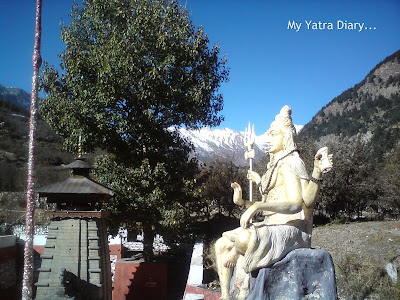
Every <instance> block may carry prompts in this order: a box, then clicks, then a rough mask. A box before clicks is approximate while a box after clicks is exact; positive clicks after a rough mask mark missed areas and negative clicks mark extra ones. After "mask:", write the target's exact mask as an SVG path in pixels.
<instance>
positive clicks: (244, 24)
mask: <svg viewBox="0 0 400 300" xmlns="http://www.w3.org/2000/svg"><path fill="white" fill-rule="evenodd" d="M35 2H36V1H33V0H31V1H27V0H14V1H8V0H7V1H6V0H0V49H1V52H0V84H2V85H5V86H15V87H20V88H22V89H24V90H26V91H28V92H30V90H31V81H32V62H31V58H32V52H33V37H34V18H35ZM182 3H183V4H186V7H187V9H188V11H189V12H190V13H191V19H192V21H193V22H194V24H195V25H196V26H198V25H203V27H204V30H205V32H207V33H208V36H209V38H210V40H211V42H212V43H213V42H214V41H217V43H218V45H219V46H220V47H221V53H222V54H226V55H227V59H228V64H229V67H230V69H231V73H230V81H229V82H227V83H225V84H224V85H223V86H222V88H221V90H220V91H221V92H222V93H223V95H224V110H223V111H222V115H224V116H225V121H224V122H223V123H222V124H221V126H220V128H223V127H229V128H231V129H234V130H244V128H245V127H246V126H247V124H248V122H249V121H251V122H252V123H254V124H255V130H256V134H257V135H260V134H262V133H264V132H265V131H266V130H267V129H268V127H269V124H270V123H271V121H272V120H273V118H274V116H275V115H276V114H277V113H278V112H279V110H280V108H281V107H282V106H283V105H285V104H288V105H290V106H291V107H292V110H293V121H294V123H295V124H306V123H307V122H308V121H310V120H311V118H312V117H313V116H314V115H315V113H317V112H318V110H319V109H320V108H321V107H323V106H324V105H325V104H327V103H328V102H329V101H331V100H332V99H333V98H334V97H336V96H338V95H339V94H340V93H342V92H343V91H344V90H346V89H348V88H350V87H352V86H354V85H355V84H357V83H358V82H360V81H361V80H362V79H363V78H364V77H365V76H366V75H367V74H368V72H369V71H370V70H371V69H372V68H373V67H374V66H375V65H376V64H378V63H379V62H380V61H382V60H383V59H384V58H385V57H387V56H389V55H391V54H392V53H394V52H395V51H397V50H399V49H400V1H397V0H392V1H378V0H375V1H344V0H343V1H323V0H319V1H288V0H286V1H285V0H283V1H278V0H276V1H275V0H271V1H267V0H264V1H261V0H258V1H256V0H249V1H239V0H231V1H228V0H182ZM72 4H73V1H72V0H63V1H54V0H51V1H49V0H43V23H42V26H43V33H42V57H43V60H45V61H47V62H49V63H50V64H53V65H56V66H58V65H59V62H60V60H59V58H58V57H57V54H59V53H61V52H62V50H63V49H64V45H63V43H62V42H61V41H60V20H61V19H63V20H64V21H65V22H68V14H69V12H70V9H71V7H72ZM289 22H291V24H292V22H296V23H297V24H300V23H301V27H300V30H299V31H296V30H295V29H290V28H289V29H288V23H289ZM318 22H321V25H319V24H318ZM324 22H325V23H327V24H326V25H325V29H322V28H323V26H322V23H324ZM307 23H308V24H310V25H309V28H307V27H308V26H307ZM313 23H316V25H314V28H316V29H313ZM329 23H331V25H329ZM350 23H351V24H352V25H353V24H354V23H360V24H362V23H364V25H363V26H364V27H363V28H368V29H366V30H364V29H363V30H361V31H360V25H358V24H357V25H355V26H354V25H353V28H356V29H349V27H350V26H351V25H350ZM344 24H347V28H348V29H345V28H344ZM328 27H329V28H330V27H331V28H332V29H328ZM341 27H343V28H342V29H341ZM370 27H371V28H372V29H371V30H369V28H370ZM374 28H376V29H374Z"/></svg>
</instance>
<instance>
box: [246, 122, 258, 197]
mask: <svg viewBox="0 0 400 300" xmlns="http://www.w3.org/2000/svg"><path fill="white" fill-rule="evenodd" d="M245 133H246V135H245V140H244V145H245V146H247V151H246V152H245V153H244V157H245V159H246V160H249V166H250V171H253V159H254V154H255V151H254V149H253V145H254V142H255V138H256V135H255V132H254V124H253V127H251V125H250V122H249V126H248V127H247V128H246V129H245ZM249 201H250V202H252V201H253V182H252V181H251V180H249Z"/></svg>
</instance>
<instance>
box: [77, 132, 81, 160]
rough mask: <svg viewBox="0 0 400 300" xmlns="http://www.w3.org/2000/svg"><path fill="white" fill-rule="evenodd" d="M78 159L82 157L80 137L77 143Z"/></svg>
mask: <svg viewBox="0 0 400 300" xmlns="http://www.w3.org/2000/svg"><path fill="white" fill-rule="evenodd" d="M78 157H79V158H80V157H82V136H81V135H79V141H78Z"/></svg>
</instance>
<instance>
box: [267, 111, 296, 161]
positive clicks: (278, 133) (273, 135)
mask: <svg viewBox="0 0 400 300" xmlns="http://www.w3.org/2000/svg"><path fill="white" fill-rule="evenodd" d="M291 115H292V109H291V108H290V107H289V106H288V105H285V106H284V107H282V109H281V111H280V113H279V114H278V115H276V117H275V121H273V122H272V123H271V126H270V128H269V130H268V136H269V139H268V146H269V147H268V148H269V149H268V152H269V153H270V154H275V153H278V152H279V151H284V152H285V153H288V152H290V151H292V150H295V149H296V148H297V147H296V142H295V138H296V129H295V128H294V126H293V122H292V117H291Z"/></svg>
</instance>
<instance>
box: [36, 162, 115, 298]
mask: <svg viewBox="0 0 400 300" xmlns="http://www.w3.org/2000/svg"><path fill="white" fill-rule="evenodd" d="M65 168H67V169H71V176H70V177H69V178H68V179H66V180H64V181H60V182H56V183H54V184H51V185H48V186H45V187H42V188H39V189H37V190H36V192H37V193H38V194H39V197H41V198H46V199H47V200H46V201H47V204H52V203H53V204H54V209H53V210H48V211H46V215H47V216H49V218H50V220H51V222H50V225H49V233H48V236H47V241H46V245H45V250H44V253H43V254H42V255H41V259H42V263H41V267H40V268H39V270H38V271H39V280H38V282H37V283H36V284H35V285H36V287H37V290H36V299H40V300H44V299H46V300H47V299H55V300H56V299H107V300H108V299H110V300H111V294H112V283H111V266H110V257H109V249H108V234H107V228H106V225H105V218H106V217H107V216H108V215H109V213H108V212H107V211H105V210H104V207H103V205H104V203H107V202H108V201H109V200H110V198H111V197H112V196H113V195H114V192H113V191H112V190H111V189H109V188H107V187H105V186H103V185H101V184H99V183H97V182H95V181H94V180H92V179H91V178H90V177H89V174H90V170H91V169H92V166H91V165H90V164H89V163H88V162H86V161H85V159H84V158H82V157H78V158H77V159H76V160H75V161H74V162H72V163H70V164H69V165H66V166H65Z"/></svg>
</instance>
